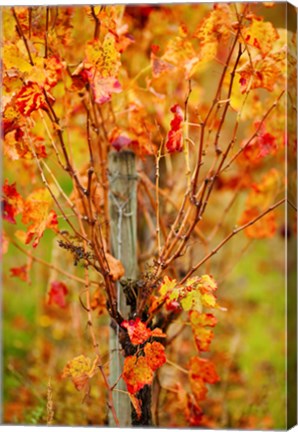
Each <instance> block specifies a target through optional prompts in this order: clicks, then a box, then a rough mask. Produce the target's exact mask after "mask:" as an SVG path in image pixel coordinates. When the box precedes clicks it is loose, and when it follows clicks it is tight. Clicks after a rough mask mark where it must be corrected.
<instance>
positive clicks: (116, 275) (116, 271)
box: [105, 253, 125, 281]
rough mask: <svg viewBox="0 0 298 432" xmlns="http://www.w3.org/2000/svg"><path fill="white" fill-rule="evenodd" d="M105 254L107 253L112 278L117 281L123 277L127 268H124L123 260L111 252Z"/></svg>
mask: <svg viewBox="0 0 298 432" xmlns="http://www.w3.org/2000/svg"><path fill="white" fill-rule="evenodd" d="M105 255H106V260H107V262H108V264H109V269H110V275H111V277H112V280H113V281H117V280H119V279H121V278H122V276H123V275H124V273H125V270H124V267H123V265H122V263H121V261H119V260H117V259H116V258H114V257H113V256H112V255H110V254H109V253H106V254H105Z"/></svg>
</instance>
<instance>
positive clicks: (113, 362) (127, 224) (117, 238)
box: [109, 151, 138, 427]
mask: <svg viewBox="0 0 298 432" xmlns="http://www.w3.org/2000/svg"><path fill="white" fill-rule="evenodd" d="M136 189H137V175H136V163H135V154H134V153H133V152H131V151H121V152H111V153H110V154H109V212H110V224H111V227H110V229H111V247H112V254H113V255H114V256H115V258H117V259H119V260H120V261H121V262H122V264H123V266H124V269H125V275H124V278H125V279H132V280H135V279H136V278H137V275H138V272H137V251H136V248H137V232H136V231H137V214H136V213H137V194H136ZM117 297H118V298H117V300H118V309H119V310H120V312H121V314H122V316H123V317H124V318H125V319H127V318H128V315H129V309H130V308H129V306H127V304H126V297H125V295H124V293H123V288H122V287H121V284H120V283H119V282H118V283H117ZM109 345H110V346H109V350H110V385H111V386H113V385H114V384H115V383H116V382H117V380H119V376H120V374H121V371H122V369H123V360H124V359H123V356H122V354H121V345H120V344H119V340H118V334H117V333H116V332H115V331H114V329H112V328H111V329H110V344H109ZM117 390H120V391H117ZM123 392H127V389H126V385H125V383H124V381H123V380H122V379H120V380H119V381H118V383H117V385H116V387H115V389H114V391H113V401H114V406H115V409H116V414H117V417H118V419H119V423H120V426H121V427H125V426H130V425H131V404H130V399H129V397H128V395H127V393H123ZM109 424H110V426H115V422H114V420H113V418H112V416H111V415H110V417H109Z"/></svg>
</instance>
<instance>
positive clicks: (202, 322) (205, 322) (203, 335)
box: [189, 311, 217, 351]
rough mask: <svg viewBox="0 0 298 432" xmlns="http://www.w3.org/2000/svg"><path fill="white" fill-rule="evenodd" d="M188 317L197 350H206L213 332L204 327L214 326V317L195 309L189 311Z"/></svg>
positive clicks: (215, 321)
mask: <svg viewBox="0 0 298 432" xmlns="http://www.w3.org/2000/svg"><path fill="white" fill-rule="evenodd" d="M189 317H190V323H191V328H192V332H193V335H194V339H195V342H196V345H197V348H198V350H199V351H208V349H209V345H210V343H211V341H212V339H213V337H214V334H213V332H212V330H210V329H206V328H205V327H206V326H209V327H214V326H215V325H216V323H217V320H216V318H215V317H214V316H213V315H212V314H205V313H199V312H197V311H191V312H190V314H189Z"/></svg>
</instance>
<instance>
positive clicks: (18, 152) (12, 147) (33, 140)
mask: <svg viewBox="0 0 298 432" xmlns="http://www.w3.org/2000/svg"><path fill="white" fill-rule="evenodd" d="M31 146H32V147H34V151H35V154H36V156H37V157H38V158H39V159H45V158H46V157H47V152H46V147H45V141H44V138H43V137H41V136H35V135H33V134H32V135H31V136H30V141H29V139H28V137H27V136H26V135H25V134H24V132H23V131H22V129H21V128H19V127H17V128H16V130H14V131H12V132H9V133H7V134H6V136H5V139H4V149H3V150H4V154H5V156H7V157H8V158H9V159H11V160H18V159H26V160H32V159H33V158H34V155H33V153H32V148H31Z"/></svg>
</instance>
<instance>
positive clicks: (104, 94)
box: [88, 73, 122, 105]
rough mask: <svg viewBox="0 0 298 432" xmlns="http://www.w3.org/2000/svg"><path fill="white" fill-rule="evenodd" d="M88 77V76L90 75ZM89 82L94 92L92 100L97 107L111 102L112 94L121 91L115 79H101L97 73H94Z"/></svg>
mask: <svg viewBox="0 0 298 432" xmlns="http://www.w3.org/2000/svg"><path fill="white" fill-rule="evenodd" d="M88 75H89V76H90V74H88ZM90 81H91V87H92V89H93V92H94V100H95V102H96V103H98V104H99V105H101V104H104V103H105V102H108V101H109V100H111V97H112V94H113V93H120V92H121V91H122V88H121V84H120V83H119V81H118V80H117V79H116V78H115V77H106V78H102V77H100V76H99V74H98V73H95V75H92V78H91V79H90Z"/></svg>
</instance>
